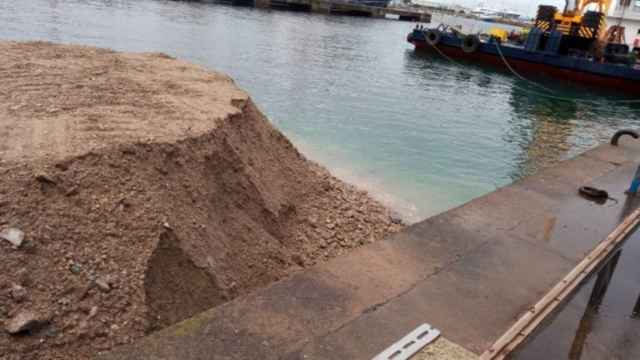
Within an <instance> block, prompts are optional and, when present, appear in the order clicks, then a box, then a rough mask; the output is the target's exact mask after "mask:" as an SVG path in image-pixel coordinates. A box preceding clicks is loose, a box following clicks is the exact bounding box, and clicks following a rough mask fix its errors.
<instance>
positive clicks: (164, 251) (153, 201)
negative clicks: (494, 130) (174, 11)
mask: <svg viewBox="0 0 640 360" xmlns="http://www.w3.org/2000/svg"><path fill="white" fill-rule="evenodd" d="M0 78H1V79H2V81H1V82H2V84H3V86H2V87H0V139H2V141H0V257H1V258H2V262H0V322H1V323H2V324H3V325H4V326H3V328H2V331H1V332H0V359H82V358H90V357H91V356H92V355H95V354H96V353H98V352H101V351H106V350H108V349H110V348H112V347H114V346H117V345H119V344H124V343H128V342H131V341H132V340H133V339H135V338H137V337H140V336H143V335H144V334H145V333H148V332H150V331H153V330H156V329H159V328H162V327H164V326H166V325H169V324H172V323H175V322H177V321H179V320H181V319H184V318H186V317H189V316H191V315H193V314H195V313H197V312H200V311H202V310H205V309H207V308H210V307H212V306H216V305H218V304H221V303H223V302H226V301H229V300H230V299H232V298H234V297H236V296H238V295H241V294H243V293H246V292H248V291H251V290H253V289H255V288H257V287H261V286H264V285H266V284H269V283H271V282H273V281H275V280H278V279H280V278H282V277H283V276H285V275H287V274H289V273H291V272H292V271H296V270H298V269H300V268H302V267H306V266H309V265H313V264H314V263H316V262H318V261H322V260H324V259H327V258H330V257H333V256H336V255H339V254H341V253H343V252H346V251H349V249H351V248H354V247H357V246H360V245H362V244H365V243H368V242H373V241H376V240H379V239H381V238H383V237H384V236H386V235H387V234H389V233H390V232H395V231H397V230H399V229H400V228H401V227H402V225H400V224H397V221H392V219H391V218H390V215H389V213H388V211H387V210H386V209H385V208H383V207H382V206H381V205H380V204H379V203H377V202H375V201H373V200H371V199H370V198H369V197H368V196H367V194H366V193H364V192H361V191H358V190H357V189H355V188H353V187H351V186H349V185H346V184H344V183H342V182H340V181H339V180H337V179H336V178H334V177H332V176H331V175H330V174H329V173H328V172H327V171H325V170H324V169H323V168H321V167H320V166H318V165H316V164H313V163H311V162H309V161H308V160H306V159H305V158H304V157H303V156H302V155H300V154H299V153H298V152H297V151H296V149H295V148H294V147H293V146H292V145H291V143H290V142H289V141H288V140H287V139H286V138H285V137H284V136H283V135H282V134H281V133H280V132H278V131H277V130H275V129H274V128H273V127H272V125H271V124H270V123H269V122H268V120H267V119H265V117H264V116H263V115H262V114H261V113H260V111H259V110H258V109H257V108H256V106H255V105H254V104H253V103H252V102H251V100H250V99H249V97H248V96H247V94H246V93H244V92H242V91H240V90H239V89H238V88H237V87H236V86H235V85H234V84H233V81H232V80H230V79H229V78H228V77H226V76H223V75H220V74H217V73H213V72H210V71H206V70H204V69H202V68H200V67H197V66H194V65H191V64H188V63H185V62H181V61H178V60H174V59H171V58H169V57H167V56H165V55H161V54H122V53H116V52H112V51H109V50H102V49H95V48H88V47H79V46H61V45H53V44H49V43H7V42H4V43H0ZM394 220H395V219H394ZM23 235H24V236H23Z"/></svg>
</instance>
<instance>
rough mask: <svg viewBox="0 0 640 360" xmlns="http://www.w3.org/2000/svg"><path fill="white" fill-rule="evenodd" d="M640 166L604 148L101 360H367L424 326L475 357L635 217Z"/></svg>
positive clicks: (625, 153) (632, 154) (625, 149)
mask: <svg viewBox="0 0 640 360" xmlns="http://www.w3.org/2000/svg"><path fill="white" fill-rule="evenodd" d="M638 160H640V142H634V140H632V139H629V138H624V139H623V140H622V142H621V144H620V146H618V147H613V146H611V145H602V146H600V147H598V148H596V149H594V150H591V151H589V152H587V153H584V154H582V155H580V156H578V157H576V158H574V159H571V160H568V161H565V162H563V163H561V164H559V165H558V166H556V167H553V168H549V169H547V170H545V171H542V172H541V173H539V174H538V175H535V176H531V177H528V178H525V179H524V180H522V181H520V182H517V183H515V184H513V185H511V186H508V187H505V188H501V189H498V190H497V191H495V192H493V193H490V194H488V195H486V196H483V197H481V198H478V199H475V200H473V201H471V202H469V203H467V204H465V205H463V206H461V207H458V208H455V209H453V210H450V211H448V212H445V213H443V214H441V215H438V216H435V217H432V218H429V219H426V220H424V221H422V222H420V223H418V224H415V225H413V226H411V227H409V228H407V229H406V230H405V231H403V232H401V233H399V234H397V235H395V236H392V237H391V238H389V239H387V240H386V241H382V242H379V243H375V244H372V245H370V246H367V247H364V248H361V249H360V250H358V251H355V252H353V253H351V254H349V255H347V256H345V257H341V258H337V259H334V260H332V261H330V262H328V263H326V264H323V265H320V266H318V267H315V268H312V269H309V270H306V271H304V272H300V273H298V274H296V275H294V276H291V277H290V278H288V279H285V280H283V281H280V282H278V283H276V284H273V285H272V286H270V287H268V288H265V289H262V290H260V291H257V292H255V293H253V294H251V295H249V296H246V297H242V298H239V299H236V300H234V301H232V302H229V303H227V304H224V305H222V306H219V307H217V308H214V309H211V310H209V311H206V312H204V313H202V314H200V315H197V316H195V317H194V318H192V319H189V320H186V321H184V322H182V323H179V324H177V325H175V326H172V327H170V328H167V329H164V330H162V331H159V332H157V333H154V334H152V335H150V336H148V337H147V338H145V339H142V340H140V341H138V342H137V343H134V344H133V345H130V346H126V347H123V348H120V349H116V350H115V351H114V352H112V353H110V354H106V355H104V356H103V357H102V358H103V359H117V360H124V359H143V358H144V359H178V358H179V359H248V358H261V359H282V358H284V359H370V358H372V357H373V356H375V355H376V354H378V353H379V352H380V351H382V350H384V349H385V348H386V347H387V346H389V345H390V344H392V343H393V342H395V341H396V340H397V339H399V338H401V337H402V336H404V335H405V334H406V333H408V332H409V331H411V330H412V329H414V328H415V327H416V326H418V325H420V324H422V323H425V322H426V323H429V324H431V325H432V326H434V327H436V328H438V329H440V330H441V331H442V335H443V337H444V338H446V339H447V340H448V341H451V342H453V343H455V344H457V345H458V346H461V347H463V348H465V349H467V350H469V351H470V352H472V353H475V354H478V355H479V354H481V353H482V352H484V351H485V350H486V349H487V348H488V347H489V346H490V345H491V344H492V343H493V342H494V341H495V340H496V339H497V338H499V337H500V336H501V335H502V334H503V333H504V332H505V331H506V330H507V329H509V328H510V327H511V325H512V324H513V323H514V322H515V321H516V320H517V319H518V317H519V316H521V315H522V314H523V313H524V312H525V311H526V310H527V309H528V308H529V307H530V306H531V305H533V304H535V303H536V302H537V301H538V300H539V299H540V298H541V297H542V296H543V295H544V294H545V293H546V292H547V291H548V290H549V289H550V288H551V287H552V286H554V285H555V284H556V283H557V282H558V281H560V280H561V279H562V278H563V277H564V276H565V275H566V274H567V273H568V272H569V271H571V269H572V268H573V267H574V266H575V265H576V264H577V263H578V262H580V261H581V260H582V259H583V258H584V256H585V254H586V253H587V252H589V251H590V250H591V249H592V248H593V247H595V246H596V245H597V244H598V243H599V242H600V241H601V240H603V239H604V238H605V237H606V236H607V235H608V234H609V233H610V232H611V231H612V230H613V229H614V228H615V227H616V226H617V225H618V224H619V223H620V222H621V221H622V219H623V218H624V217H625V216H626V215H627V214H629V212H630V211H631V210H633V209H635V208H636V204H635V201H627V200H626V195H625V194H624V190H626V189H627V187H628V185H629V182H630V179H631V178H632V176H633V175H634V173H635V171H636V168H637V165H638V164H637V161H638ZM583 185H591V186H594V187H597V188H601V189H605V190H607V191H608V192H609V195H610V196H611V197H612V198H614V199H616V200H617V201H613V200H610V201H607V202H606V203H604V204H598V203H594V202H591V201H589V200H586V199H584V198H582V197H581V196H579V195H578V192H577V189H578V188H579V187H580V186H583ZM594 341H596V342H597V339H596V340H594ZM629 351H633V348H631V349H630V350H629ZM626 355H629V356H631V357H629V358H635V357H637V356H638V355H640V352H638V353H636V354H635V356H634V354H626ZM593 358H597V357H593ZM625 358H626V357H625Z"/></svg>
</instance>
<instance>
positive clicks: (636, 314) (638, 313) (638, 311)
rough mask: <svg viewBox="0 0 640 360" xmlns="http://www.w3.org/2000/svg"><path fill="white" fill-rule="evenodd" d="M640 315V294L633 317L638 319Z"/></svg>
mask: <svg viewBox="0 0 640 360" xmlns="http://www.w3.org/2000/svg"><path fill="white" fill-rule="evenodd" d="M639 316H640V295H638V300H636V305H635V306H634V307H633V313H632V314H631V317H632V318H635V319H637V318H638V317H639Z"/></svg>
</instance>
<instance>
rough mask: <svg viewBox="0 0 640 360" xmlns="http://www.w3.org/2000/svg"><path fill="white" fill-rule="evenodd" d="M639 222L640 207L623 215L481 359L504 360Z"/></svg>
mask: <svg viewBox="0 0 640 360" xmlns="http://www.w3.org/2000/svg"><path fill="white" fill-rule="evenodd" d="M639 223H640V209H637V210H635V211H634V212H633V213H631V215H629V216H628V217H626V218H625V219H624V221H623V222H622V223H620V225H618V226H617V227H616V228H615V229H614V230H613V231H612V232H611V233H610V234H609V236H607V238H606V239H605V240H603V241H601V242H600V244H598V246H596V247H595V248H594V249H593V250H592V251H591V252H590V253H589V254H588V255H587V256H586V257H585V258H584V259H583V260H582V261H581V262H580V263H578V265H576V267H574V268H573V269H572V270H571V271H570V272H569V273H568V274H567V275H566V276H565V277H564V278H563V279H562V280H561V281H560V282H559V283H557V284H556V285H555V286H554V287H553V288H552V289H551V290H550V291H549V292H548V293H547V294H546V295H545V296H543V297H542V298H541V299H540V300H539V301H538V302H537V303H536V304H535V305H534V306H532V307H531V308H530V309H529V311H527V312H526V313H525V314H524V315H523V316H521V317H520V319H518V321H516V322H515V323H514V324H513V326H512V327H511V328H509V330H507V331H506V332H505V333H504V334H503V335H502V336H501V337H500V338H499V339H498V340H497V341H496V342H495V343H494V344H493V345H492V346H491V347H490V348H489V349H488V350H487V351H485V352H484V353H483V354H482V355H481V356H480V359H481V360H495V359H504V358H505V357H506V356H507V355H509V354H510V353H511V352H512V351H514V350H515V349H516V348H517V347H518V346H519V345H520V344H522V342H523V341H524V340H525V339H526V338H527V337H528V336H529V335H531V333H533V331H535V329H536V328H537V327H538V326H539V325H540V323H542V321H543V320H544V319H546V318H547V317H548V316H549V315H550V314H552V313H553V311H554V310H555V309H556V308H557V307H558V306H559V305H560V304H561V303H562V302H563V301H564V300H566V299H567V298H568V297H569V295H570V294H571V293H573V292H574V290H575V289H576V288H577V287H578V286H579V285H580V284H581V283H582V282H583V281H584V280H585V279H586V277H587V276H588V275H589V274H590V273H591V272H592V271H593V270H594V269H596V268H597V267H598V266H599V265H600V264H601V263H602V262H604V261H605V260H606V259H607V257H609V255H610V254H611V253H612V252H613V251H614V250H615V249H616V248H617V247H618V245H620V244H621V243H622V242H623V241H624V239H625V238H626V237H627V236H628V235H629V234H630V233H631V231H632V230H633V229H634V228H635V227H636V226H637V225H638V224H639Z"/></svg>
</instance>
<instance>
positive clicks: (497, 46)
mask: <svg viewBox="0 0 640 360" xmlns="http://www.w3.org/2000/svg"><path fill="white" fill-rule="evenodd" d="M493 42H494V43H495V44H496V49H498V54H500V58H501V59H502V61H503V62H504V64H505V65H506V66H507V69H509V71H511V73H512V74H513V75H515V76H516V77H517V78H519V79H520V80H522V81H525V82H528V83H530V84H531V85H534V86H536V87H539V88H540V89H543V90H546V91H548V92H551V93H552V92H553V90H551V89H549V88H548V87H546V86H544V85H541V84H538V83H537V82H535V81H532V80H529V79H527V78H525V77H524V76H522V75H520V74H519V73H518V72H517V71H516V70H515V69H514V68H512V67H511V64H509V62H508V61H507V59H506V58H505V57H504V54H502V48H500V42H499V41H498V39H493Z"/></svg>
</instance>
